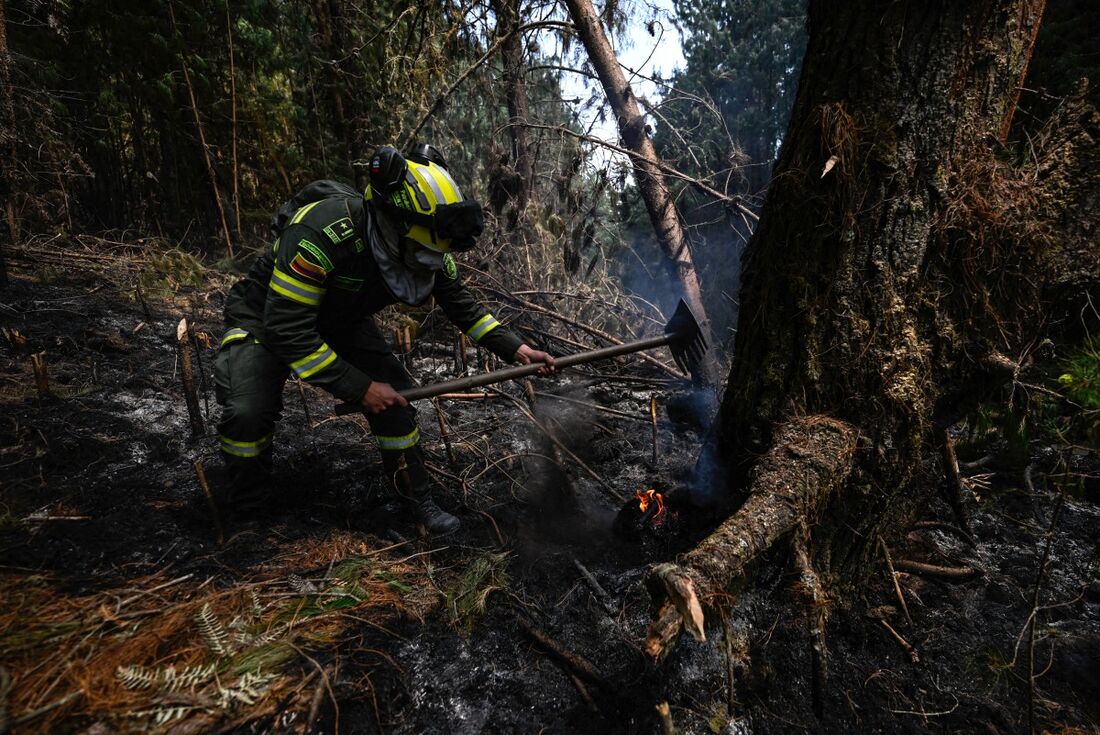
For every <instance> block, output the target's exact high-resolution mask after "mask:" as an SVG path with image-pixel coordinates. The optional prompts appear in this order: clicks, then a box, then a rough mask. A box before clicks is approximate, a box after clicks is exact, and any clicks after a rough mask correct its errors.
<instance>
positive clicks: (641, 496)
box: [634, 488, 665, 525]
mask: <svg viewBox="0 0 1100 735" xmlns="http://www.w3.org/2000/svg"><path fill="white" fill-rule="evenodd" d="M634 497H635V498H637V499H638V509H639V510H641V511H642V512H643V513H645V512H646V511H647V510H649V506H650V505H651V504H653V503H657V512H656V513H654V514H653V517H652V518H650V522H651V523H653V524H654V525H660V524H661V523H663V522H664V515H665V497H664V496H663V495H661V494H660V493H659V492H657V491H656V490H653V489H652V488H651V489H649V490H639V491H638V492H636V493H634Z"/></svg>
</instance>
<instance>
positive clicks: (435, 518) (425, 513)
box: [411, 495, 462, 534]
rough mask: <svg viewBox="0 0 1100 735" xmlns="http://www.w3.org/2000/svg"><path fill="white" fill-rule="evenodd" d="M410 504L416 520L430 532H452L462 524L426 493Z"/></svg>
mask: <svg viewBox="0 0 1100 735" xmlns="http://www.w3.org/2000/svg"><path fill="white" fill-rule="evenodd" d="M411 505H412V512H413V517H414V518H415V519H416V522H417V523H421V524H423V525H424V528H426V529H428V530H429V531H430V532H431V533H435V534H444V533H454V532H455V531H457V530H458V529H459V527H461V526H462V521H460V520H458V518H457V517H455V516H453V515H451V514H450V513H448V512H447V511H445V510H443V509H442V508H440V507H439V506H438V505H436V504H435V501H434V500H432V499H431V497H429V496H427V495H425V496H424V498H423V499H422V500H420V501H419V502H414V503H412V504H411Z"/></svg>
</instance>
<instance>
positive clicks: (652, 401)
mask: <svg viewBox="0 0 1100 735" xmlns="http://www.w3.org/2000/svg"><path fill="white" fill-rule="evenodd" d="M649 420H650V426H651V427H653V431H652V435H653V464H657V394H656V393H654V394H653V395H651V396H650V397H649Z"/></svg>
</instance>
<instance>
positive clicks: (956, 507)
mask: <svg viewBox="0 0 1100 735" xmlns="http://www.w3.org/2000/svg"><path fill="white" fill-rule="evenodd" d="M937 433H938V434H939V442H940V449H941V451H942V453H943V464H944V470H945V471H946V473H947V485H946V490H945V495H946V496H947V503H948V505H950V506H951V511H952V512H953V513H954V514H955V520H956V521H958V523H959V528H961V529H962V530H963V531H965V532H966V534H967V535H968V536H973V533H972V532H971V530H970V519H969V518H968V517H967V513H966V505H965V503H964V501H963V497H964V494H965V492H966V488H965V486H964V485H963V481H962V475H961V474H960V472H959V460H958V457H956V456H955V441H954V440H953V439H952V438H951V435H950V434H949V433H948V432H947V429H940V430H939V431H938V432H937Z"/></svg>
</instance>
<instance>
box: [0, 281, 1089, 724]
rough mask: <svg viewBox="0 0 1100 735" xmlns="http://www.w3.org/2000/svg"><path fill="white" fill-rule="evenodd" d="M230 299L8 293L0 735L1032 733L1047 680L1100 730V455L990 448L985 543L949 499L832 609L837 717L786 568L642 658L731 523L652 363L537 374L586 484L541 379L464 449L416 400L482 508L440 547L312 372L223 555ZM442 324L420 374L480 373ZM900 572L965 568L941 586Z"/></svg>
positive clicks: (450, 465)
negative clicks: (219, 435) (1014, 455)
mask: <svg viewBox="0 0 1100 735" xmlns="http://www.w3.org/2000/svg"><path fill="white" fill-rule="evenodd" d="M223 293H224V288H221V289H214V290H210V291H205V290H199V289H192V290H190V291H186V290H183V291H181V290H177V292H176V293H175V295H173V296H170V297H154V296H152V295H143V296H142V297H141V298H140V299H139V298H137V297H136V296H135V294H134V293H132V292H130V291H129V290H128V289H120V288H119V287H118V286H117V285H115V284H112V283H110V282H108V281H103V280H99V279H98V278H94V277H91V276H78V275H74V274H73V273H69V272H54V273H51V274H50V277H49V278H44V277H43V275H42V274H41V273H39V274H37V276H36V277H32V276H31V275H30V274H28V273H16V274H15V277H14V278H13V281H12V284H11V286H10V287H9V288H8V289H7V290H6V291H5V292H4V293H3V295H2V298H0V302H2V303H0V325H2V326H4V327H5V328H6V329H7V330H8V332H7V333H6V334H7V335H9V337H8V338H7V339H6V340H5V341H4V342H3V343H0V366H2V380H3V384H2V385H0V444H2V445H3V449H2V451H0V473H2V474H0V477H2V480H0V481H2V485H3V498H2V501H3V507H2V508H0V510H2V512H3V516H2V518H0V549H3V551H2V564H3V566H2V568H0V589H2V590H3V598H4V600H5V603H6V604H5V605H4V606H3V609H2V611H0V649H2V651H0V664H2V665H3V667H4V676H3V677H2V679H3V680H2V681H0V684H3V685H4V686H5V691H4V701H2V702H0V712H2V713H4V715H3V716H4V717H5V718H6V720H0V725H4V726H7V727H10V728H12V729H13V731H16V732H90V733H91V732H96V733H100V732H116V731H134V732H139V731H150V730H158V731H164V732H176V733H182V732H209V731H241V732H332V731H340V732H379V731H382V732H398V733H402V732H403V733H414V732H417V733H418V732H439V733H479V732H540V731H541V732H563V733H564V732H656V731H658V729H659V727H660V724H659V720H658V716H657V713H656V711H655V705H657V704H658V703H660V702H662V701H668V702H669V703H670V704H671V716H672V719H673V720H674V721H675V724H676V726H677V728H679V730H680V731H681V732H684V733H707V732H730V733H734V732H736V733H749V732H755V733H774V732H838V733H839V732H914V733H916V732H927V731H929V730H938V731H944V732H982V733H989V732H1003V733H1010V732H1020V731H1023V730H1025V729H1026V728H1027V707H1028V700H1029V694H1030V693H1032V692H1033V693H1034V702H1035V707H1036V711H1035V717H1036V721H1037V723H1038V724H1039V726H1040V727H1042V728H1044V729H1049V730H1051V731H1061V732H1071V731H1081V730H1084V731H1090V729H1091V730H1095V728H1096V723H1098V722H1100V705H1098V703H1100V689H1098V688H1097V687H1098V684H1097V682H1098V681H1100V677H1098V674H1100V581H1098V579H1097V548H1098V543H1100V508H1098V507H1097V505H1096V504H1095V501H1096V490H1095V482H1096V480H1095V475H1096V473H1097V467H1096V466H1095V465H1089V464H1088V462H1089V461H1091V460H1090V459H1089V457H1088V456H1077V455H1073V456H1070V455H1071V454H1072V453H1069V454H1067V452H1066V451H1064V450H1062V449H1060V448H1047V447H1044V446H1034V445H1033V446H1032V448H1031V450H1032V456H1031V457H1030V458H1029V460H1028V461H1027V462H1025V463H1024V465H1025V466H1027V467H1028V472H1027V478H1026V479H1025V474H1024V472H1023V470H1021V469H1020V465H1019V464H1016V465H1009V464H1008V463H1002V464H998V463H997V462H998V461H999V460H994V461H992V462H986V463H985V464H984V465H982V466H980V467H973V468H972V469H970V470H966V471H964V474H966V475H967V476H968V477H967V482H968V485H969V487H970V489H971V491H972V492H973V493H974V494H975V495H976V496H977V500H976V501H975V502H974V503H973V504H974V507H973V519H972V523H973V532H974V539H973V543H972V542H971V541H970V540H968V539H967V538H965V537H963V536H961V535H960V534H958V533H957V532H955V531H953V530H952V529H951V528H950V527H949V526H950V524H951V523H953V521H952V515H951V510H950V508H949V507H947V505H946V504H934V505H932V506H931V507H929V508H928V509H927V510H926V512H925V515H924V517H923V518H922V520H923V521H937V522H944V523H946V524H947V525H944V523H941V524H940V525H935V524H924V525H920V526H918V527H914V528H913V529H912V530H911V532H910V533H909V534H908V536H906V537H905V538H904V539H903V540H902V541H901V542H900V543H895V544H894V548H891V549H890V552H891V559H892V561H893V563H894V564H895V566H896V569H897V575H896V577H897V581H898V587H897V589H895V585H894V582H893V580H892V579H891V576H890V575H889V573H888V572H887V571H886V565H885V561H883V562H882V571H881V574H879V575H878V576H877V577H876V578H875V579H874V580H872V582H871V584H870V585H869V586H868V587H867V588H866V589H865V590H864V592H863V593H862V596H860V597H857V598H854V599H832V600H830V601H829V603H828V604H829V606H830V616H829V623H828V626H827V630H826V639H827V643H828V647H829V658H828V660H829V679H828V686H827V689H826V690H825V692H824V695H823V698H822V701H823V705H824V706H823V708H822V713H821V715H820V717H819V716H817V715H815V714H814V712H813V709H812V707H811V705H810V702H811V692H810V687H811V677H810V670H811V661H810V640H809V636H808V632H807V630H808V628H807V616H808V614H809V611H808V610H807V608H806V606H805V604H804V603H803V602H802V601H801V598H800V597H799V594H798V590H797V573H796V572H795V571H793V570H792V564H791V560H788V559H785V558H782V554H785V553H786V552H785V551H778V550H777V551H775V552H773V553H772V558H771V559H769V560H768V562H767V563H765V564H764V565H763V566H762V568H761V570H760V572H759V574H757V575H756V576H755V578H754V579H755V583H754V585H753V587H752V588H751V589H748V590H744V591H742V593H741V595H740V598H739V603H738V605H737V606H736V608H735V612H734V613H733V615H732V617H731V618H730V619H729V620H728V621H727V623H726V624H725V625H724V626H721V627H719V628H718V629H716V630H709V629H708V630H707V631H706V632H707V637H708V640H707V641H705V642H696V641H693V640H690V639H688V638H687V637H683V638H682V639H681V641H680V642H679V644H678V645H677V646H676V647H675V648H674V649H673V650H672V652H671V654H670V655H669V656H668V658H667V659H665V660H664V661H663V662H661V663H659V664H654V663H653V662H652V661H650V659H649V658H648V657H647V656H646V654H645V653H644V651H643V648H642V640H643V638H644V636H645V631H646V625H647V622H648V621H649V619H650V615H651V612H652V611H651V604H652V603H651V600H650V598H649V595H648V593H647V591H646V588H645V585H644V584H643V576H644V574H645V572H646V570H647V568H648V567H649V565H650V564H652V563H655V562H660V561H666V560H670V559H673V558H674V557H675V556H676V555H678V554H680V553H682V552H684V551H686V550H688V549H690V548H691V547H692V546H693V545H694V544H695V543H696V542H697V541H698V540H699V539H700V538H701V537H702V536H703V535H705V533H706V532H707V531H708V530H709V528H711V527H713V525H714V523H715V520H716V516H715V515H714V511H706V510H702V509H701V508H700V507H699V506H705V505H707V503H706V502H705V501H706V500H707V498H705V497H699V496H698V495H696V496H695V497H693V498H692V501H693V502H691V503H688V502H687V501H686V500H684V499H683V498H682V497H679V498H678V494H679V492H680V490H681V489H682V488H683V487H684V486H685V485H686V483H687V481H688V479H689V477H688V475H689V471H688V468H690V467H691V466H692V465H693V463H694V459H695V454H696V451H697V448H698V446H699V444H700V442H701V439H702V433H701V431H702V430H701V429H700V427H699V424H698V422H694V421H692V420H691V417H690V413H691V412H690V411H685V410H684V406H686V405H691V403H692V401H691V400H690V398H689V396H688V394H687V392H686V391H685V388H684V386H682V385H679V384H677V383H674V382H669V381H668V380H666V378H665V377H663V376H662V374H661V373H657V372H644V371H642V370H641V369H638V371H637V372H622V373H621V374H619V375H618V377H614V378H608V377H606V375H605V376H604V377H594V376H593V375H583V374H581V373H579V372H578V373H574V374H568V375H565V376H562V377H561V378H560V379H557V380H553V381H551V380H546V381H538V382H537V384H536V385H535V387H536V389H537V393H536V398H535V408H534V412H535V415H536V416H537V417H538V418H539V420H540V422H541V423H542V424H543V425H544V426H546V427H547V428H548V429H549V430H550V431H551V432H553V433H554V434H555V436H556V437H557V439H558V440H559V441H560V442H562V443H563V444H564V446H565V447H566V448H567V449H568V450H569V453H572V454H574V455H575V457H576V459H579V460H581V461H583V462H584V463H585V465H587V467H588V469H587V470H586V469H585V468H583V467H582V466H581V465H580V464H578V462H577V461H576V459H574V457H571V456H569V453H566V452H563V451H561V449H560V448H559V447H557V446H555V444H553V443H552V442H550V441H549V440H548V439H547V438H546V437H545V435H544V434H543V432H542V431H541V430H540V429H538V428H536V427H535V426H534V425H533V424H532V423H531V422H530V421H529V420H528V419H527V418H526V417H525V416H524V415H523V413H522V412H521V410H520V408H518V407H517V405H516V403H515V401H520V402H521V405H522V406H524V407H527V406H529V404H528V403H527V402H526V400H527V399H526V398H525V397H524V391H523V388H522V386H503V387H502V391H503V393H504V394H506V395H505V396H499V395H497V394H493V393H489V394H488V397H484V398H479V399H462V400H441V401H440V402H439V407H440V411H441V412H442V414H443V420H444V424H445V425H446V427H447V432H448V439H449V442H450V445H451V457H449V456H448V453H447V451H446V449H445V446H444V443H443V437H442V436H441V432H440V430H439V426H440V422H439V420H438V416H437V415H436V411H435V410H434V408H433V406H432V405H431V404H430V403H424V404H422V407H421V409H420V415H421V427H422V430H423V431H424V432H425V436H426V438H425V446H426V448H427V450H428V452H429V457H430V463H431V465H432V468H433V475H434V478H435V480H436V483H437V488H436V490H437V492H438V496H439V498H440V502H441V504H442V505H443V506H444V507H446V508H448V509H449V510H452V511H454V512H456V513H457V514H458V515H459V516H460V517H461V518H462V520H463V527H462V530H461V531H460V532H459V533H457V534H454V535H452V536H445V537H441V538H438V537H437V538H433V537H425V536H422V535H421V534H420V533H419V531H418V529H416V528H414V527H413V526H411V525H410V524H409V522H408V521H407V520H406V519H405V518H404V517H403V516H402V514H401V513H400V512H398V511H397V510H395V508H394V507H393V504H392V503H391V502H390V499H389V498H387V497H386V491H385V489H384V483H383V482H382V479H381V478H380V476H379V474H380V462H379V460H378V456H377V452H376V450H375V449H374V446H373V442H372V441H371V439H370V437H369V432H368V431H367V429H366V424H365V422H364V421H362V420H361V419H360V418H358V417H348V418H339V419H337V418H334V417H332V411H331V407H332V400H331V398H329V397H327V396H326V395H323V394H321V393H319V392H317V391H314V390H313V389H311V388H309V387H308V386H305V387H303V389H302V390H301V393H300V394H299V389H298V388H297V387H296V386H295V385H294V384H293V383H291V384H288V386H287V388H286V392H285V395H284V402H285V406H286V409H285V411H284V416H283V420H282V421H281V423H280V427H279V429H278V433H277V435H276V441H277V445H278V454H277V475H278V484H277V487H276V488H274V493H273V497H272V499H271V504H270V508H269V509H268V511H267V512H266V513H264V514H263V516H261V517H256V518H245V519H241V518H230V517H229V516H228V514H224V513H222V512H219V517H218V519H217V521H218V522H219V523H221V524H223V525H224V540H223V542H222V543H220V544H219V543H218V541H217V532H216V524H215V518H214V516H213V514H212V512H211V509H210V507H209V505H208V503H207V501H206V499H205V498H204V496H203V494H202V492H201V490H200V488H199V483H198V481H197V479H196V472H195V463H196V462H199V463H201V464H202V466H203V467H204V469H205V470H206V474H207V475H208V476H209V478H210V482H211V485H212V489H213V490H214V492H215V495H216V493H217V490H218V480H219V477H218V470H217V467H218V460H217V457H216V446H215V445H216V442H215V441H214V440H213V438H212V428H211V425H212V424H213V423H214V422H215V421H216V416H217V409H216V406H214V405H213V390H212V381H211V376H210V372H211V367H212V357H213V351H212V349H213V348H212V345H214V344H216V341H217V337H218V335H219V334H220V331H221V328H222V325H221V320H220V308H221V299H222V294H223ZM142 299H144V300H145V301H146V303H145V304H144V305H143V303H142V302H141V300H142ZM181 317H187V318H188V319H189V321H190V322H191V323H192V325H193V329H194V332H195V334H196V338H197V342H198V343H199V344H200V346H202V345H205V346H202V347H201V349H200V350H199V351H198V355H197V356H198V358H199V363H198V367H199V368H200V373H201V375H202V376H203V379H202V380H201V381H200V395H199V401H200V405H201V406H202V407H203V412H204V418H205V419H206V423H207V431H206V434H205V435H203V436H200V437H198V438H195V439H193V438H192V437H191V430H190V424H189V422H188V417H187V411H186V406H185V401H184V399H183V395H182V390H181V387H180V380H179V366H178V364H177V357H178V356H177V348H176V341H175V337H176V326H177V323H178V322H179V320H180V318H181ZM435 321H436V326H435V328H432V329H429V328H425V329H423V330H422V331H421V335H420V336H419V337H418V339H417V340H416V342H415V343H414V348H413V352H412V354H411V355H410V356H409V361H410V366H411V369H412V371H413V373H414V376H415V377H416V378H417V379H419V380H420V381H421V382H430V381H432V380H435V379H442V378H446V377H451V376H452V375H453V374H454V370H455V367H454V364H453V360H452V358H451V347H450V345H451V339H452V337H451V333H450V332H449V331H446V329H447V328H444V327H443V326H442V325H441V324H440V323H439V322H438V320H435ZM431 322H432V318H429V320H428V322H427V324H429V325H430V324H431ZM207 335H208V336H207ZM42 352H44V353H45V356H44V359H43V360H42V362H44V364H45V366H46V371H47V375H48V380H49V387H50V392H51V394H52V395H46V396H42V397H40V396H39V395H38V392H37V390H36V388H35V382H34V378H33V371H32V367H31V355H33V354H40V353H42ZM470 369H475V368H473V367H472V366H471V368H470ZM619 369H623V368H622V366H620V367H619ZM653 394H656V395H657V403H658V431H657V450H656V461H655V460H654V447H653V441H652V436H651V426H650V423H649V422H650V414H649V404H650V399H651V396H652V395H653ZM509 396H510V397H509ZM562 397H564V398H565V399H568V400H562ZM513 399H514V400H513ZM307 410H308V417H307ZM528 410H530V409H529V408H528ZM982 449H983V447H981V446H980V445H974V446H973V447H971V450H972V451H973V452H975V453H981V450H982ZM452 457H453V459H452ZM1067 457H1068V458H1067ZM963 459H964V465H965V460H966V459H968V457H963ZM969 459H974V457H969ZM1070 469H1072V473H1071V472H1070ZM1090 473H1091V475H1092V479H1088V480H1081V481H1078V480H1079V479H1080V478H1081V477H1084V476H1085V475H1089V474H1090ZM594 475H595V476H598V477H599V478H600V479H599V480H597V479H596V477H594ZM1073 478H1077V479H1073ZM1088 483H1092V484H1091V485H1090V484H1088ZM647 488H654V489H657V490H659V491H662V492H664V493H665V495H666V498H668V508H667V509H666V511H665V514H666V515H664V516H663V518H662V520H661V522H660V523H658V524H656V525H654V524H652V523H651V521H652V520H653V517H654V516H652V515H651V516H650V517H645V514H644V513H643V512H642V511H641V509H638V510H637V511H636V512H633V514H630V513H628V512H627V511H631V509H632V506H633V504H634V503H635V502H637V501H636V498H635V492H637V491H639V490H645V489H647ZM1080 488H1084V490H1085V492H1083V493H1082V492H1081V491H1080ZM623 508H626V509H627V511H622V512H621V509H623ZM223 515H224V517H222V516H223ZM624 517H626V518H627V519H626V520H623V519H624ZM639 519H642V522H641V524H640V522H639ZM624 526H625V528H624ZM1048 546H1049V551H1048ZM1044 557H1046V562H1045V564H1044V562H1043V559H1044ZM906 560H915V561H918V562H923V563H926V564H931V565H936V566H940V567H952V568H960V567H966V568H968V569H970V570H973V573H972V574H969V575H968V576H964V577H962V578H956V579H945V578H943V577H942V576H935V575H931V574H929V573H927V571H926V570H925V571H918V568H917V567H910V566H906V564H905V563H904V562H905V561H906ZM1041 568H1042V569H1041ZM1040 569H1041V573H1040ZM1037 580H1039V581H1038V587H1039V592H1038V595H1037V596H1036V592H1035V589H1036V585H1037ZM898 589H900V592H901V595H902V596H903V597H904V599H905V601H906V607H907V611H906V610H903V609H901V605H900V603H899V601H898V591H897V590H898ZM1036 599H1037V600H1038V601H1039V604H1038V610H1033V608H1034V607H1035V605H1034V603H1035V600H1036ZM1032 620H1034V623H1035V625H1034V631H1032V630H1031V627H1030V626H1029V623H1030V622H1032ZM891 629H892V630H893V631H894V632H893V633H892V632H891ZM899 638H900V639H903V640H904V641H905V642H906V644H907V645H908V646H909V647H910V648H908V649H907V648H905V647H903V645H902V644H901V643H900V642H899ZM1029 666H1031V667H1033V668H1034V671H1035V673H1036V674H1037V675H1039V676H1038V678H1037V679H1036V683H1035V687H1034V689H1032V688H1031V687H1030V685H1029V681H1028V678H1029V677H1028V670H1029ZM731 675H732V680H731ZM5 707H6V709H5ZM731 708H732V709H731ZM1074 728H1077V729H1076V730H1074Z"/></svg>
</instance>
